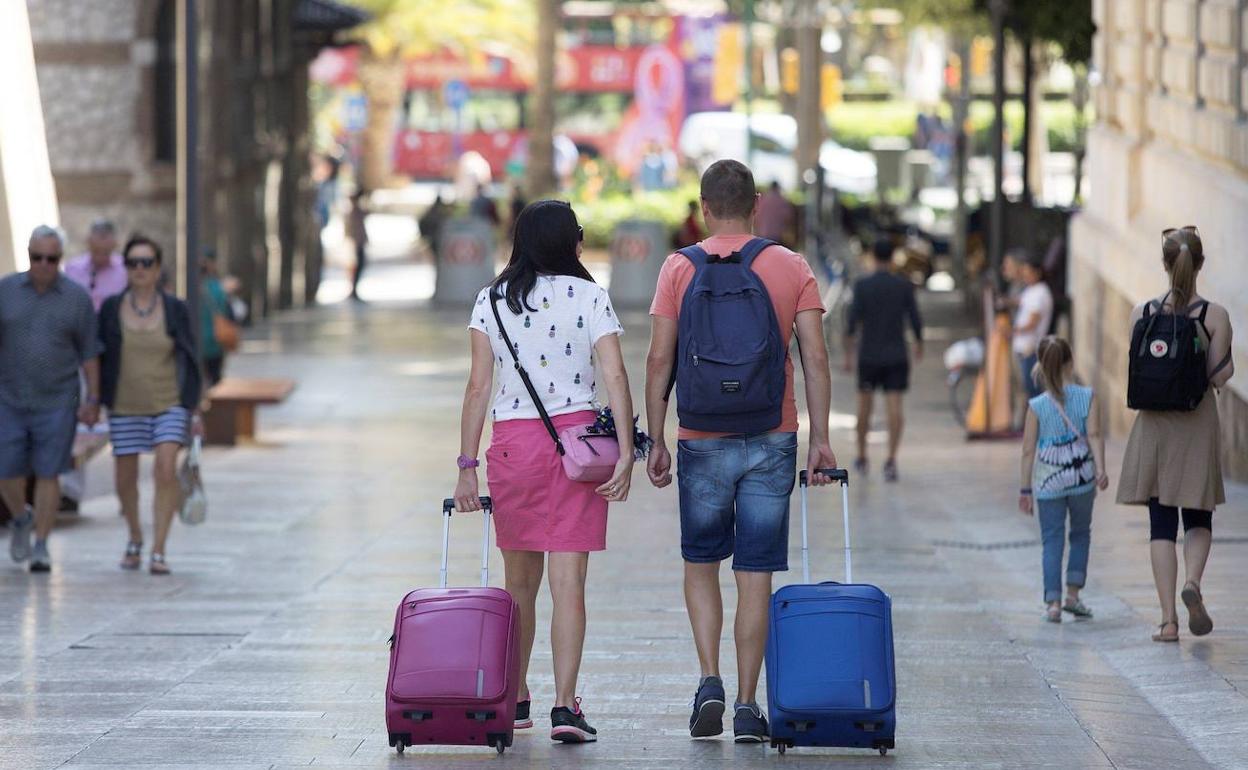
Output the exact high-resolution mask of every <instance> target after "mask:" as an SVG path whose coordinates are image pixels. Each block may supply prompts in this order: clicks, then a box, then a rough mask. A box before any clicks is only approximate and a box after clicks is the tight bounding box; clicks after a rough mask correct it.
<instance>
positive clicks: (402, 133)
mask: <svg viewBox="0 0 1248 770" xmlns="http://www.w3.org/2000/svg"><path fill="white" fill-rule="evenodd" d="M721 22H722V19H721V18H709V17H708V18H690V17H675V16H671V15H669V14H667V13H666V12H665V11H662V10H652V9H649V8H647V7H646V6H620V7H617V6H615V5H614V4H613V3H609V2H598V1H597V0H589V1H584V2H582V1H576V2H568V3H565V5H564V23H563V29H562V36H561V39H560V51H559V55H558V59H557V61H556V110H555V112H556V115H557V116H558V121H557V124H556V132H557V133H559V134H562V135H565V136H568V137H569V138H571V139H572V141H574V142H575V143H576V144H577V146H578V148H579V149H581V151H582V152H588V153H591V154H602V155H608V156H610V157H612V159H613V160H616V161H617V162H618V163H620V165H622V166H625V167H627V166H628V165H629V158H630V157H631V156H633V155H639V154H640V152H641V151H642V150H644V148H645V146H648V145H649V144H650V143H651V142H656V143H658V144H660V145H664V146H666V147H670V148H674V147H675V137H676V136H677V134H678V133H679V130H680V122H681V121H682V120H683V119H684V116H685V115H686V114H687V113H688V112H691V111H695V110H705V109H715V108H717V107H720V106H721V105H714V104H711V103H710V100H709V93H710V84H709V81H710V72H711V64H710V62H711V60H712V58H713V56H714V31H715V30H716V28H717V25H718V24H719V23H721ZM325 55H328V56H336V57H342V60H341V61H339V62H337V64H336V66H335V67H334V68H333V69H334V70H335V71H336V72H337V73H339V74H338V77H337V78H336V80H337V82H339V83H342V82H350V80H351V79H352V78H353V73H354V69H355V58H356V55H357V53H356V51H355V50H353V49H350V48H348V49H342V50H338V51H333V52H329V53H327V54H325ZM452 84H453V85H452ZM448 85H450V87H449V88H448ZM531 85H532V83H531V81H530V80H529V78H528V77H527V75H525V74H522V73H520V71H519V69H518V68H517V66H516V65H515V63H514V62H512V61H511V60H510V59H508V58H506V57H503V56H496V55H492V54H488V53H482V54H477V55H472V56H461V55H457V54H454V53H451V52H449V51H445V52H442V53H439V54H436V55H432V56H423V57H418V58H412V59H410V60H408V61H407V73H406V89H407V90H406V93H405V98H404V105H403V109H402V113H401V121H400V124H399V126H398V127H397V130H396V135H395V143H394V160H395V170H396V171H397V172H399V173H401V174H405V175H408V176H411V177H415V178H426V179H446V178H450V177H451V176H452V175H453V173H454V168H455V163H456V162H457V160H458V158H459V156H460V154H461V153H463V152H468V151H475V152H477V153H480V154H481V156H483V157H484V158H485V159H486V160H487V161H488V162H489V164H490V168H491V170H492V172H493V173H494V175H495V177H496V178H498V177H500V176H503V175H505V174H506V173H507V172H508V171H509V170H510V171H517V170H519V169H520V168H522V167H523V165H524V162H525V157H526V155H527V141H528V130H527V128H528V124H529V121H528V100H529V97H528V93H529V90H530V88H531Z"/></svg>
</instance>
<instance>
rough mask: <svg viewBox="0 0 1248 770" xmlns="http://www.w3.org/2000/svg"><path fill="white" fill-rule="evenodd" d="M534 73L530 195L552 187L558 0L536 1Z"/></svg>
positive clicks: (541, 193) (559, 2)
mask: <svg viewBox="0 0 1248 770" xmlns="http://www.w3.org/2000/svg"><path fill="white" fill-rule="evenodd" d="M536 4H537V50H536V59H537V73H536V78H535V79H534V83H533V99H532V101H531V102H530V108H531V115H530V121H529V126H530V128H529V161H528V166H527V168H526V170H525V175H526V177H527V179H526V180H525V182H526V184H525V188H526V189H527V191H528V193H529V196H530V197H536V196H539V195H543V194H545V193H548V192H551V191H553V190H554V189H555V152H554V140H555V139H554V134H555V57H556V56H557V50H556V46H557V41H556V35H557V33H558V30H559V22H560V19H561V16H562V6H563V4H562V2H561V0H536Z"/></svg>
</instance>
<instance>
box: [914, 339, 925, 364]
mask: <svg viewBox="0 0 1248 770" xmlns="http://www.w3.org/2000/svg"><path fill="white" fill-rule="evenodd" d="M922 360H923V340H915V341H914V362H915V363H918V362H919V361H922Z"/></svg>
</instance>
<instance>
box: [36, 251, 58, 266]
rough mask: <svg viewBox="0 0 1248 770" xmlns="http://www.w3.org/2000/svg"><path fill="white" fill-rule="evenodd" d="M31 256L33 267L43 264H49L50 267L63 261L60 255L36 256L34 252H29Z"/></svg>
mask: <svg viewBox="0 0 1248 770" xmlns="http://www.w3.org/2000/svg"><path fill="white" fill-rule="evenodd" d="M29 254H30V263H31V264H32V265H37V264H39V263H41V262H47V263H48V264H49V265H55V264H56V263H57V262H60V261H61V256H62V255H60V254H36V253H35V252H33V251H32V252H29Z"/></svg>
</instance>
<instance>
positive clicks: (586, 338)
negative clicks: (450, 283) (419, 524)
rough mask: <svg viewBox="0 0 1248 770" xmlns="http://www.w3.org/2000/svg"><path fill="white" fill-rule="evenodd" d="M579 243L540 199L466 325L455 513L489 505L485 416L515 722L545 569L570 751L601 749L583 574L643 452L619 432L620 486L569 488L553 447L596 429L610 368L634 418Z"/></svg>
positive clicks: (577, 484)
mask: <svg viewBox="0 0 1248 770" xmlns="http://www.w3.org/2000/svg"><path fill="white" fill-rule="evenodd" d="M583 237H584V236H583V231H582V230H581V228H580V226H579V225H578V224H577V221H576V214H575V213H574V212H573V211H572V207H571V206H569V205H568V204H567V203H565V202H563V201H553V200H543V201H537V202H535V203H532V204H530V205H529V206H528V207H526V208H525V210H524V211H523V212H522V213H521V214H520V217H519V218H518V220H517V222H516V233H515V241H514V245H513V247H512V253H511V261H510V262H509V263H508V265H507V267H506V268H505V269H504V270H503V272H502V273H501V274H500V275H499V276H498V278H497V279H496V280H495V281H494V283H493V284H491V285H490V286H487V287H486V288H485V289H482V290H481V292H480V294H478V295H477V300H476V305H475V306H474V307H473V308H472V318H471V321H470V322H469V325H468V328H469V329H470V333H469V338H470V343H471V351H472V369H471V373H470V375H469V378H468V387H467V391H466V392H465V395H464V407H463V418H462V421H461V423H460V456H459V458H458V465H459V468H460V472H459V483H458V484H457V485H456V488H455V500H456V505H457V508H458V510H460V511H472V510H479V509H480V505H479V504H478V501H477V495H478V479H477V467H478V465H479V461H478V459H477V451H478V449H479V447H480V443H481V432H482V429H483V426H484V423H485V417H486V413H487V411H488V412H489V413H490V414H491V415H492V416H493V418H494V423H493V425H494V427H493V432H492V436H491V440H490V446H489V449H488V450H486V454H485V457H486V479H487V481H488V483H489V489H490V494H491V496H492V497H493V499H494V526H495V533H496V537H497V540H498V547H499V548H500V549H501V550H502V552H503V566H504V570H505V573H506V586H507V590H508V591H509V592H511V595H512V596H514V597H515V599H516V601H517V602H518V604H519V607H520V619H521V632H520V638H521V648H522V649H521V663H520V681H521V685H520V691H519V693H517V707H516V727H517V728H527V727H532V726H533V722H532V718H531V715H530V706H531V702H530V691H529V685H528V680H527V676H528V669H529V658H530V656H531V654H532V651H533V639H534V634H535V631H536V604H535V603H536V600H537V592H538V590H539V589H540V588H541V583H542V573H543V570H544V569H545V570H548V578H547V582H548V584H549V586H550V592H551V597H552V599H553V601H554V617H553V618H552V621H551V629H550V634H551V654H552V656H553V658H554V674H555V702H554V704H553V708H552V709H551V712H550V721H551V738H552V739H554V740H558V741H564V742H585V741H594V740H597V732H596V731H595V729H594V728H593V727H591V726H590V724H589V722H588V721H587V720H586V717H585V714H584V712H583V711H582V710H581V708H580V698H578V697H577V696H576V685H577V676H578V673H579V670H580V664H581V653H582V648H583V646H584V641H585V578H586V573H587V570H588V566H589V554H590V552H592V551H601V550H604V549H605V548H606V545H607V507H608V504H609V503H613V502H615V503H619V502H624V501H625V500H627V499H628V491H629V484H630V478H631V476H632V470H633V449H634V443H633V435H632V433H631V432H630V431H629V430H626V429H621V430H620V432H619V437H618V438H619V451H620V460H619V462H618V463H617V464H616V467H615V470H614V472H613V473H612V476H611V479H610V480H609V481H607V482H605V483H601V484H596V483H587V482H582V481H573V480H571V479H570V478H569V477H568V474H567V473H566V472H565V470H564V465H563V461H562V460H561V454H562V452H560V451H559V450H558V449H557V442H556V441H552V436H553V435H554V434H555V433H561V432H563V431H565V430H566V429H568V428H576V427H582V426H587V425H590V424H592V423H594V422H595V421H596V419H597V414H596V412H595V410H594V402H595V399H596V398H597V395H598V385H597V380H596V378H595V374H594V372H595V368H594V367H595V364H597V365H598V366H599V367H600V368H601V371H602V372H603V375H602V376H603V385H604V386H605V388H606V391H607V396H608V399H609V402H610V405H611V411H612V413H613V414H614V415H621V416H625V415H632V413H633V405H632V399H631V397H630V396H629V389H628V375H627V373H626V372H625V371H624V360H623V357H622V355H621V353H620V342H619V335H622V334H623V333H624V329H623V327H622V326H621V325H620V321H619V319H618V318H616V315H615V312H614V310H613V309H612V306H611V298H610V297H609V296H608V295H607V291H606V289H603V288H602V287H601V286H598V285H597V284H595V283H594V280H593V278H592V277H590V274H589V271H587V270H586V269H585V266H584V265H583V264H581V261H580V257H581V248H582V241H583ZM495 364H497V365H498V386H499V387H498V390H497V392H496V393H494V392H493V384H494V367H495ZM491 404H492V406H491ZM547 415H549V418H548V419H549V422H547V419H546V416H547ZM622 419H624V420H625V421H626V422H627V418H626V417H622Z"/></svg>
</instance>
